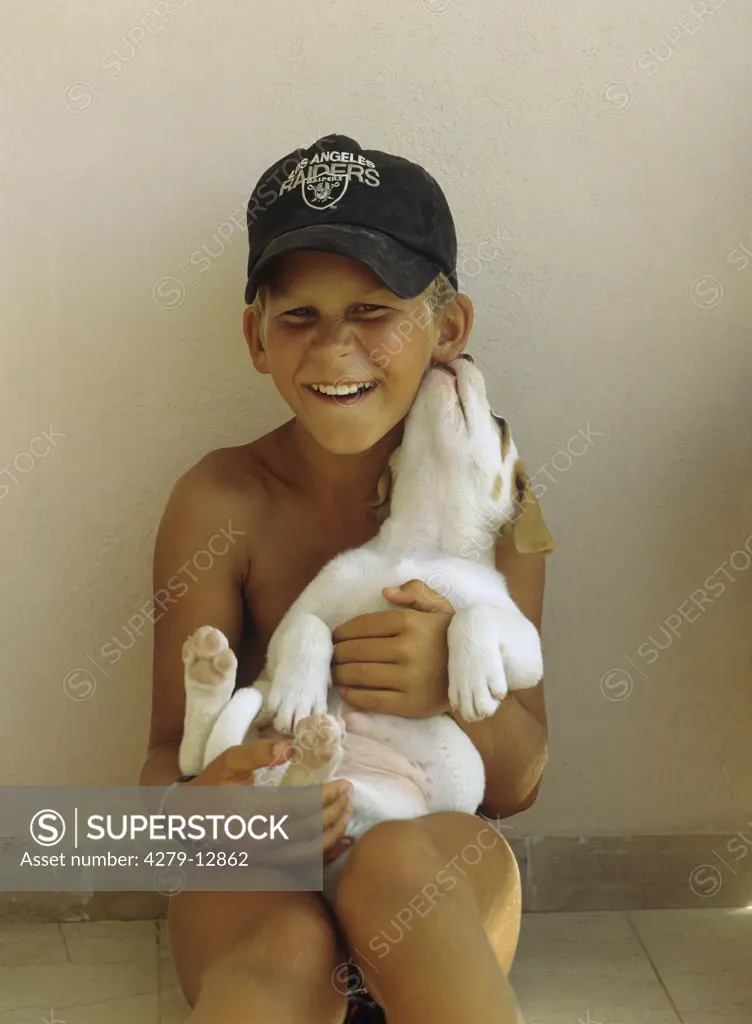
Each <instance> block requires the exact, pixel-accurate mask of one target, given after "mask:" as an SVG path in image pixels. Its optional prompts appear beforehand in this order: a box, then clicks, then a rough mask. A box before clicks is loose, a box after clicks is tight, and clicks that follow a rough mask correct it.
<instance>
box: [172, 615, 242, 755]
mask: <svg viewBox="0 0 752 1024" xmlns="http://www.w3.org/2000/svg"><path fill="white" fill-rule="evenodd" d="M183 664H184V665H185V676H184V679H185V718H184V720H183V739H182V741H181V744H180V754H179V764H180V771H181V772H182V773H183V774H184V775H198V773H199V772H200V771H201V770H202V768H203V767H204V751H205V749H206V742H207V740H208V739H209V734H210V733H211V731H212V729H213V727H214V724H215V722H216V721H217V718H219V715H220V713H221V712H222V709H223V708H224V707H225V705H226V704H227V702H228V701H229V699H230V697H231V696H232V691H233V687H234V686H235V674H236V672H237V668H238V662H237V658H236V657H235V655H234V654H233V652H232V651H231V650H230V645H229V644H228V642H227V638H226V637H225V635H224V634H223V633H222V632H220V630H218V629H214V627H213V626H201V627H200V629H197V630H196V632H195V633H193V635H192V636H189V637H188V639H187V640H186V641H185V643H184V644H183Z"/></svg>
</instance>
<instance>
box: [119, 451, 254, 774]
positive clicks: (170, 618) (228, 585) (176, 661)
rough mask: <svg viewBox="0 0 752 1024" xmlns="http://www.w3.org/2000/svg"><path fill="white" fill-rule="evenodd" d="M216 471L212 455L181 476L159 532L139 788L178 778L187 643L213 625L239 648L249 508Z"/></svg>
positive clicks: (216, 467)
mask: <svg viewBox="0 0 752 1024" xmlns="http://www.w3.org/2000/svg"><path fill="white" fill-rule="evenodd" d="M218 466H219V460H218V459H216V458H215V457H213V455H208V456H205V457H204V458H203V459H202V460H201V461H200V462H199V463H197V464H196V465H195V466H193V467H192V468H191V469H189V470H188V471H187V472H186V473H185V474H184V475H183V476H182V477H180V479H179V480H178V481H177V483H176V484H175V486H174V487H173V489H172V492H171V494H170V497H169V499H168V501H167V505H166V507H165V510H164V513H163V515H162V519H161V522H160V524H159V529H158V531H157V538H156V542H155V546H154V571H153V584H154V654H153V682H152V707H151V726H150V731H149V740H148V749H147V754H146V760H145V761H144V764H143V766H142V768H141V772H140V778H139V785H141V786H163V785H167V784H169V783H170V782H173V781H174V780H175V779H176V778H177V777H178V775H179V774H180V768H179V766H178V751H179V749H180V743H181V740H182V736H183V719H184V716H185V683H184V665H183V660H182V649H183V643H184V641H185V640H187V638H188V637H189V636H190V635H191V634H192V633H193V632H194V631H195V630H196V629H198V627H199V626H215V627H216V628H217V629H220V630H221V631H222V632H223V633H224V634H225V636H226V637H227V639H228V642H229V644H230V647H231V648H232V649H233V650H234V651H237V650H238V648H239V644H240V639H241V632H242V627H243V592H242V587H243V580H244V578H245V575H246V573H247V570H248V565H247V551H248V547H247V543H246V542H247V537H246V536H245V535H244V534H242V533H241V531H243V530H245V528H246V526H247V509H245V510H244V509H243V508H242V506H241V505H240V503H239V501H238V499H237V495H236V494H235V493H234V491H233V489H232V488H231V487H229V486H227V485H225V484H223V482H222V474H221V471H220V469H219V468H218ZM244 512H245V521H244V522H242V524H241V519H240V516H241V515H243V514H244ZM222 531H224V533H223V532H222ZM228 538H229V540H228ZM230 541H231V542H230ZM210 542H211V544H210ZM207 552H211V555H210V558H209V560H208V567H207V558H206V553H207ZM214 552H217V553H216V554H215V553H214ZM197 553H202V557H201V560H200V562H199V564H200V569H199V568H198V567H197V566H196V565H195V564H194V562H193V559H194V558H195V556H196V555H197Z"/></svg>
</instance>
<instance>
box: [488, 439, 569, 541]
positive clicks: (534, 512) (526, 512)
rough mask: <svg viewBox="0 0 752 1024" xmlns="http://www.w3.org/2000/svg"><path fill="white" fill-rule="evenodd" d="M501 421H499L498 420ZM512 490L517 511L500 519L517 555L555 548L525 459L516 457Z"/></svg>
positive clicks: (503, 531) (502, 529) (503, 530)
mask: <svg viewBox="0 0 752 1024" xmlns="http://www.w3.org/2000/svg"><path fill="white" fill-rule="evenodd" d="M502 422H503V421H502ZM503 450H504V428H502V451H503ZM513 479H514V488H515V491H516V497H515V506H516V509H517V513H516V515H515V516H514V518H513V519H511V520H509V521H508V522H506V523H504V525H503V526H502V528H501V532H502V533H504V534H506V535H507V536H510V537H511V538H512V540H513V541H514V546H515V548H516V549H517V551H519V553H520V554H521V555H529V554H550V553H551V552H553V551H555V550H556V541H555V540H554V538H553V534H552V533H551V531H550V530H549V528H548V526H547V525H546V522H545V520H544V518H543V513H542V512H541V508H540V505H539V504H538V499H537V498H536V497H535V494H534V493H533V488H532V486H531V485H530V477H529V476H528V474H527V470H526V469H525V463H524V462H523V461H522V459H520V458H518V459H517V460H516V462H515V464H514V471H513Z"/></svg>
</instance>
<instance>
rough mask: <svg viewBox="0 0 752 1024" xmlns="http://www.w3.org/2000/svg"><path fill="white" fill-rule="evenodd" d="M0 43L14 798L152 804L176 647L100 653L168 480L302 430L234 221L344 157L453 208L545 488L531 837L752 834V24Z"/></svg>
mask: <svg viewBox="0 0 752 1024" xmlns="http://www.w3.org/2000/svg"><path fill="white" fill-rule="evenodd" d="M703 7H704V10H705V12H706V13H705V14H704V16H701V13H700V12H701V11H702V10H703ZM502 8H503V9H502ZM385 9H388V11H389V14H388V16H386V15H385ZM40 10H41V9H40ZM0 22H1V23H2V33H3V37H4V38H5V40H6V43H5V46H4V60H3V71H2V75H3V79H4V90H3V98H2V114H3V122H4V124H3V129H4V130H3V139H4V151H5V152H4V157H3V171H2V175H3V189H2V204H3V207H2V210H3V213H2V231H0V245H2V249H3V261H2V274H1V275H0V281H1V285H0V287H2V301H0V316H1V317H2V319H3V321H4V330H3V333H2V373H3V390H2V394H3V401H2V403H0V423H1V426H2V429H1V431H0V466H2V467H5V468H4V470H3V472H2V475H1V476H0V495H2V497H1V498H0V530H1V531H2V541H3V557H2V581H3V585H2V591H1V601H2V604H1V605H0V614H1V615H2V623H3V627H4V628H3V647H2V666H3V670H2V684H1V685H2V687H3V688H4V699H3V715H2V720H1V721H0V750H1V751H2V753H1V754H0V763H1V764H0V782H2V783H4V784H9V783H17V784H27V785H41V784H47V783H51V782H55V783H69V784H73V783H80V784H97V783H98V784H104V783H113V784H132V783H134V782H135V781H136V779H137V775H138V768H139V766H140V764H141V760H142V758H143V755H144V750H145V743H146V735H147V728H148V714H149V696H150V687H151V681H150V656H151V654H150V652H151V637H150V634H149V633H148V630H144V631H143V636H142V638H140V639H139V640H138V641H137V642H136V643H135V644H134V645H133V647H132V648H131V649H130V650H126V651H125V652H124V653H122V652H121V657H120V660H119V661H118V663H117V664H111V663H109V662H108V661H107V659H106V658H105V657H103V655H102V653H101V652H102V649H103V647H104V645H106V644H107V643H108V642H110V643H112V639H113V637H118V638H120V640H121V643H123V644H127V643H129V641H128V639H127V636H126V634H125V632H124V626H125V624H126V623H127V622H128V620H129V619H131V618H132V617H133V616H134V615H136V614H137V613H138V611H139V609H140V608H142V606H143V605H144V604H145V602H146V601H147V600H148V598H149V594H150V560H151V552H152V544H153V540H154V534H155V530H156V527H157V523H158V520H159V516H160V514H161V511H162V508H163V506H164V502H165V500H166V497H167V495H168V493H169V490H170V488H171V486H172V483H173V482H174V480H175V479H176V477H177V476H178V475H179V474H180V473H181V472H182V471H183V470H184V469H185V468H186V467H187V466H188V465H190V464H191V463H192V462H194V461H195V460H196V459H198V458H199V457H200V456H201V455H202V454H203V453H204V452H205V451H207V450H209V449H211V448H214V447H217V446H219V445H232V444H240V443H242V442H244V441H246V440H248V439H250V438H252V437H254V436H257V435H258V434H259V433H261V432H264V431H266V430H269V429H270V428H272V427H273V426H275V425H276V424H278V423H279V422H280V421H281V420H282V418H286V416H287V408H286V407H285V406H284V405H283V404H282V402H281V400H280V399H279V398H278V397H277V396H276V395H275V394H274V393H273V392H272V391H271V390H270V388H271V384H270V379H269V378H268V377H263V378H262V377H260V376H258V375H256V374H255V373H254V371H253V368H252V366H251V363H250V361H249V359H248V356H247V352H246V350H245V346H244V341H243V337H242V332H241V316H242V311H243V301H242V295H243V286H244V267H245V262H246V255H247V252H246V240H245V232H244V227H243V211H244V206H245V203H246V201H247V199H248V195H249V193H250V189H251V187H252V185H253V183H254V181H255V180H256V178H257V176H258V175H259V174H260V173H261V171H263V170H264V169H265V168H266V167H267V166H268V165H269V164H270V163H272V161H273V160H274V159H276V158H277V157H278V156H280V155H282V154H283V153H285V152H288V151H289V150H292V149H294V148H295V147H297V146H299V145H307V144H310V143H311V142H313V141H314V140H315V139H316V138H317V137H318V136H319V135H321V134H325V133H327V132H332V131H341V132H343V133H345V134H350V135H353V136H354V137H355V138H356V139H358V140H359V141H360V142H361V143H362V144H363V145H364V146H366V147H374V148H386V149H395V150H398V151H400V152H402V153H403V154H405V155H407V156H410V157H414V158H416V159H418V160H421V161H423V162H424V163H425V164H426V166H427V167H428V168H429V169H430V170H431V171H432V173H434V174H435V175H436V177H437V178H438V179H439V180H440V181H441V183H442V184H443V186H444V188H445V189H446V192H447V195H448V197H449V200H450V203H451V205H452V208H453V210H454V212H455V217H456V222H457V228H458V234H459V238H460V249H461V257H462V259H461V263H460V274H461V277H462V280H463V282H464V287H465V290H466V291H467V292H468V293H469V294H470V296H471V297H472V299H473V301H474V302H475V305H476V317H477V319H476V326H475V328H474V332H473V337H472V340H471V343H470V346H469V351H471V352H472V353H473V354H474V355H475V356H476V358H477V361H478V363H479V364H480V365H481V367H482V369H483V370H484V371H485V372H486V373H487V377H488V382H489V389H490V393H491V395H492V396H493V399H494V406H495V408H496V409H497V411H500V410H501V409H503V410H504V414H505V415H506V416H507V417H508V419H509V420H510V421H511V423H512V425H513V428H514V429H515V432H516V437H517V441H518V444H519V445H520V447H521V451H522V453H523V455H524V457H525V460H526V462H527V465H528V468H529V470H530V472H531V473H535V472H536V471H539V472H538V475H537V476H536V482H537V483H538V484H540V485H541V487H539V492H541V491H542V487H543V486H545V494H543V496H542V503H543V507H544V510H545V512H546V515H547V517H548V519H549V522H550V524H551V526H552V528H553V530H554V532H555V534H556V537H557V540H558V544H559V548H558V551H557V553H556V554H555V555H554V556H553V557H552V558H551V559H550V561H549V581H548V588H547V600H546V615H545V623H544V627H545V630H544V631H545V645H546V658H547V683H546V685H547V692H548V701H549V708H550V720H551V758H550V766H549V768H548V772H547V776H546V783H545V786H544V788H543V790H542V793H541V796H540V798H539V800H538V802H537V804H536V805H535V807H534V808H532V809H531V810H530V811H529V812H527V814H525V815H524V816H522V817H521V818H520V819H518V821H517V822H516V823H515V825H516V833H517V834H523V833H525V832H531V833H544V832H546V833H564V832H574V833H592V832H598V831H602V832H605V831H617V832H622V831H633V830H634V831H643V830H661V831H662V830H666V831H672V830H679V831H681V830H693V829H704V828H706V827H707V828H713V827H719V828H721V827H723V828H730V829H731V830H735V829H737V828H741V827H743V826H744V825H745V823H746V822H747V820H748V816H749V811H750V788H751V786H752V783H751V780H752V691H751V689H750V648H749V625H750V614H749V613H750V584H751V583H752V569H750V570H747V571H746V572H745V571H744V569H743V566H744V565H745V564H747V563H748V562H749V556H748V555H742V554H736V555H733V553H734V552H738V551H740V550H741V549H742V548H743V547H744V544H745V541H746V542H747V544H748V546H749V547H750V548H752V541H750V540H749V538H750V536H751V535H752V515H751V512H752V492H751V490H750V474H749V470H750V461H749V438H750V430H749V427H750V422H749V398H750V393H752V354H751V352H750V314H751V313H752V298H751V297H752V265H750V266H749V267H747V266H746V263H745V260H746V259H748V258H749V257H745V256H744V254H743V252H742V250H741V249H740V248H739V247H740V246H741V245H746V246H747V249H748V250H749V251H750V253H752V208H751V205H750V198H752V195H751V192H750V183H749V182H750V178H749V168H750V158H751V157H752V152H751V149H752V141H751V138H752V137H751V136H750V131H749V109H750V101H751V100H752V67H751V65H750V61H749V40H750V38H752V10H751V9H750V8H749V6H748V5H745V4H742V3H739V2H734V0H729V2H728V3H720V2H718V0H707V2H706V3H705V5H702V4H698V3H695V4H692V3H690V0H682V2H673V0H672V2H669V3H663V4H660V5H655V4H653V3H648V2H645V0H643V2H642V3H640V4H624V3H620V2H616V0H589V2H587V3H580V4H576V5H570V7H569V8H567V10H566V11H565V9H564V7H563V6H562V5H560V4H554V3H551V2H543V3H539V4H535V5H530V4H528V3H525V2H523V0H512V2H511V3H509V4H505V5H494V4H488V3H486V2H481V0H454V2H453V3H451V2H450V0H425V2H424V3H421V0H410V2H409V3H399V4H397V3H393V4H391V5H385V4H375V3H374V4H365V3H362V4H353V3H352V0H332V2H324V0H313V2H309V3H303V2H302V0H298V2H295V3H292V4H282V5H274V4H268V3H261V2H259V0H257V2H256V3H253V4H246V3H239V2H235V3H230V2H228V3H216V2H215V3H209V2H202V0H192V2H190V3H187V4H184V3H183V2H182V0H177V2H176V3H173V4H169V3H164V4H161V5H160V4H155V5H154V6H153V7H149V4H148V3H137V2H135V0H124V2H121V3H120V4H118V5H116V6H115V7H113V6H112V5H111V4H106V3H104V2H101V0H100V2H94V0H76V2H69V3H67V4H62V5H54V4H53V5H45V6H44V13H43V16H39V17H38V16H37V14H36V10H35V9H34V8H33V7H31V8H24V9H21V10H20V13H19V9H18V8H13V9H11V8H6V9H5V10H4V12H3V13H2V14H0ZM128 34H130V37H131V40H133V41H134V42H136V43H137V48H136V50H135V52H131V51H129V44H128V43H127V41H126V40H125V38H124V37H126V36H127V35H128ZM651 51H652V53H651ZM658 57H661V58H663V59H662V60H661V61H660V62H659V61H658V59H657V58H658ZM126 58H130V59H126ZM118 61H120V63H119V64H118ZM233 217H235V218H236V220H237V223H236V224H233V221H232V219H231V218H233ZM222 235H224V241H223V240H222ZM484 243H485V244H484ZM204 246H206V247H207V251H209V252H210V254H211V255H210V256H209V257H208V258H205V259H204V261H203V263H201V262H199V261H198V257H201V256H203V253H202V252H201V250H202V247H204ZM191 254H194V256H193V259H192V255H191ZM479 257H482V258H479ZM166 278H174V279H175V280H174V281H165V280H164V279H166ZM713 279H716V280H715V281H714V280H713ZM721 289H722V292H721ZM178 300H179V301H178ZM50 427H52V430H53V431H54V432H55V433H54V434H53V436H52V441H49V440H47V441H45V440H44V439H43V437H42V434H43V432H44V431H47V432H48V433H49V432H50ZM588 432H589V435H588V436H589V439H588V440H587V441H584V440H583V434H587V433H588ZM35 439H36V440H35ZM43 453H46V454H43ZM732 555H733V558H734V561H735V564H736V566H737V567H742V568H732V566H731V563H730V562H729V559H730V558H731V557H732ZM726 574H728V575H726ZM711 576H712V577H713V578H712V579H708V578H709V577H711ZM720 584H723V585H724V590H723V592H721V591H720ZM697 591H703V592H704V595H703V593H699V594H698V593H695V598H694V602H695V603H692V602H690V603H689V604H687V603H686V602H687V601H688V600H689V598H690V595H691V594H692V593H693V592H697ZM703 600H704V601H705V603H704V604H701V603H700V604H699V605H698V602H702V601H703ZM680 607H681V608H682V612H683V614H684V615H685V616H686V617H685V618H682V617H681V615H682V612H680V613H679V614H678V618H671V619H670V618H669V617H671V616H676V615H677V609H679V608H680ZM667 619H669V621H670V623H671V624H672V625H673V626H674V628H675V629H676V633H677V635H676V636H675V637H674V638H673V640H672V643H671V645H670V646H669V647H668V649H666V650H664V651H662V652H659V656H658V657H657V658H656V660H654V661H652V658H653V655H652V654H651V653H650V651H649V650H648V649H647V648H646V647H645V646H643V645H645V644H647V645H649V646H652V643H651V641H650V640H649V638H650V637H651V636H652V637H654V638H655V639H657V640H658V641H659V642H660V643H662V644H664V645H665V644H666V640H665V638H664V637H663V634H661V633H660V627H661V624H662V623H664V622H665V621H666V620H667ZM689 620H691V621H689ZM677 622H678V623H679V625H678V626H677ZM669 635H670V634H669ZM107 649H108V650H110V651H112V650H113V648H112V647H110V648H107ZM89 659H93V660H89ZM630 659H631V662H632V663H634V664H631V663H630ZM81 670H87V671H90V672H91V676H90V677H89V678H88V679H87V678H86V677H84V676H83V675H80V674H79V675H77V674H76V673H77V672H80V671H81ZM619 670H622V671H623V670H626V671H628V672H629V673H631V675H632V678H633V683H632V684H630V683H629V681H628V680H627V679H626V677H624V676H623V675H620V674H619ZM609 673H610V674H609ZM604 674H606V676H605V679H604V678H603V677H604ZM66 679H67V684H66V686H67V693H66V688H65V687H64V680H66ZM602 680H603V681H602Z"/></svg>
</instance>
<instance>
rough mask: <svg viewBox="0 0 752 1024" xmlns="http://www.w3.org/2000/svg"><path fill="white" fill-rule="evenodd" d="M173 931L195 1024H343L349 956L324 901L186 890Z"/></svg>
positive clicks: (307, 895)
mask: <svg viewBox="0 0 752 1024" xmlns="http://www.w3.org/2000/svg"><path fill="white" fill-rule="evenodd" d="M168 929H169V935H170V947H171V951H172V957H173V960H174V963H175V969H176V972H177V975H178V979H179V981H180V985H181V987H182V989H183V993H184V994H185V997H186V999H187V1000H188V1003H189V1004H190V1005H191V1007H192V1008H193V1012H192V1013H191V1015H190V1017H189V1021H190V1024H255V1022H257V1021H258V1022H259V1024H268V1022H269V1021H274V1022H275V1024H299V1022H300V1021H306V1022H310V1024H342V1021H343V1020H344V1017H345V1012H346V1000H345V997H344V996H343V995H342V994H341V993H340V992H338V991H337V990H336V988H335V987H334V986H333V985H332V972H333V971H334V970H335V968H336V966H337V964H338V963H340V962H341V961H342V960H343V952H342V949H341V947H339V946H338V938H337V932H336V927H335V925H334V923H333V921H332V919H331V916H330V914H329V912H328V910H327V909H326V907H325V905H324V903H323V901H322V900H321V897H320V896H319V895H318V893H313V892H225V891H217V892H200V891H187V890H184V891H182V892H179V893H176V894H175V895H174V896H171V897H170V902H169V910H168Z"/></svg>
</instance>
